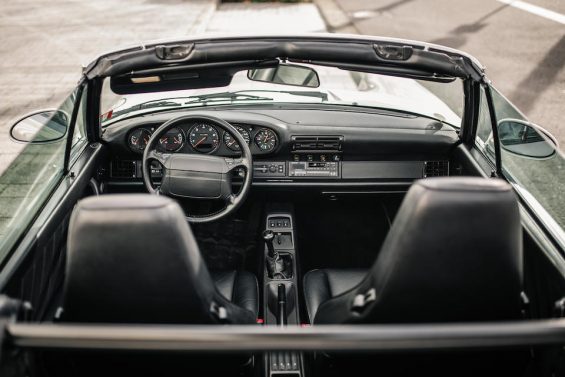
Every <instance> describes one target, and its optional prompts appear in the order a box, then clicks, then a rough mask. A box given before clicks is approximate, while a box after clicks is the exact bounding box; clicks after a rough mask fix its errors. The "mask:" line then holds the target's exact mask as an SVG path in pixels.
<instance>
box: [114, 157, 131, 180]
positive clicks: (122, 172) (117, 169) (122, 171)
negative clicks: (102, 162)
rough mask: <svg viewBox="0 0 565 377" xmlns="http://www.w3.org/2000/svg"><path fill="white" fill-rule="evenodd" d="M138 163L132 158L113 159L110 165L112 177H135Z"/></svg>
mask: <svg viewBox="0 0 565 377" xmlns="http://www.w3.org/2000/svg"><path fill="white" fill-rule="evenodd" d="M135 172H136V164H135V161H131V160H113V161H112V165H111V166H110V177H112V178H135V177H136V174H135Z"/></svg>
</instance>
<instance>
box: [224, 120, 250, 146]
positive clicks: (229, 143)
mask: <svg viewBox="0 0 565 377" xmlns="http://www.w3.org/2000/svg"><path fill="white" fill-rule="evenodd" d="M234 128H235V129H236V130H237V132H239V133H240V134H241V136H243V139H244V140H245V142H246V143H247V144H249V143H250V142H251V136H249V132H247V130H245V129H244V128H243V127H240V126H234ZM224 143H225V144H226V146H227V147H228V148H229V149H231V150H232V151H240V150H241V146H240V145H239V143H238V142H237V140H236V139H235V138H234V137H233V136H232V135H230V134H229V133H228V132H226V133H224Z"/></svg>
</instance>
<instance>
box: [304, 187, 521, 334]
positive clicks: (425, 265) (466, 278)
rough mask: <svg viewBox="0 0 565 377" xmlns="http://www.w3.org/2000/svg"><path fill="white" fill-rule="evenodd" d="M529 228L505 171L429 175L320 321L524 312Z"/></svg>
mask: <svg viewBox="0 0 565 377" xmlns="http://www.w3.org/2000/svg"><path fill="white" fill-rule="evenodd" d="M522 264H523V261H522V234H521V225H520V214H519V210H518V204H517V201H516V197H515V195H514V192H513V190H512V188H511V186H510V185H509V184H507V183H506V182H504V181H502V180H499V179H482V178H472V177H457V178H455V177H450V178H430V179H425V180H420V181H417V182H416V183H414V184H413V185H412V187H411V188H410V190H409V191H408V193H407V195H406V197H405V199H404V201H403V203H402V205H401V207H400V209H399V212H398V214H397V215H396V218H395V219H394V222H393V224H392V227H391V229H390V232H389V234H388V235H387V238H386V240H385V242H384V244H383V246H382V248H381V251H380V253H379V255H378V257H377V260H376V262H375V264H374V265H373V267H372V268H371V270H370V272H369V273H368V275H367V277H366V278H365V279H364V280H363V281H362V282H361V283H360V284H359V285H358V286H357V287H355V288H354V289H352V290H350V291H348V292H346V293H344V294H342V295H340V296H338V297H335V298H333V299H330V300H328V301H326V302H324V303H323V304H322V305H321V306H320V308H319V309H318V311H317V313H316V317H315V319H314V322H315V323H357V322H359V323H410V322H414V323H418V322H464V321H497V320H509V319H517V318H519V317H520V315H521V309H522V300H521V290H522V280H523V271H522V270H523V267H522Z"/></svg>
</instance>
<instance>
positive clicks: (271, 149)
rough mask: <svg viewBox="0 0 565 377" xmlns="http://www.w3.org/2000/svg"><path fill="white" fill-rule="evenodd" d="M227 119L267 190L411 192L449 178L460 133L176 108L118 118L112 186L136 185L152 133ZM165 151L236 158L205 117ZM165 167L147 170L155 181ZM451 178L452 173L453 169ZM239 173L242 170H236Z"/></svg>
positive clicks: (392, 121) (351, 119)
mask: <svg viewBox="0 0 565 377" xmlns="http://www.w3.org/2000/svg"><path fill="white" fill-rule="evenodd" d="M194 113H198V114H202V115H208V116H214V117H218V118H221V119H224V120H225V121H227V122H229V123H230V124H231V125H232V126H234V128H235V129H236V130H237V131H238V132H239V133H240V134H241V135H242V136H243V139H244V140H245V141H246V142H247V143H248V145H249V148H250V150H251V152H252V154H253V157H254V158H253V185H254V186H269V187H277V186H281V187H287V188H288V187H304V186H313V187H321V188H324V187H326V188H327V187H334V188H335V187H343V188H351V187H353V186H354V187H360V186H366V187H380V188H383V187H392V186H398V187H401V188H402V187H404V188H406V187H408V186H409V185H410V184H411V183H412V182H413V181H414V180H415V179H419V178H425V177H429V176H442V175H450V174H454V172H455V170H456V167H454V166H451V165H450V153H451V152H452V150H453V149H454V147H455V146H456V145H457V143H458V140H459V139H458V135H457V130H456V129H455V128H453V127H451V126H449V125H446V124H443V123H440V122H438V121H434V120H432V119H429V118H425V117H418V116H413V115H397V114H395V115H391V114H390V113H386V112H384V113H383V112H372V111H367V112H358V111H355V112H353V111H337V110H336V111H328V110H321V109H312V108H309V109H301V108H270V109H265V108H251V109H240V108H238V109H229V110H225V109H222V110H210V109H206V110H202V109H199V110H198V111H196V110H191V109H185V110H176V111H166V112H161V113H154V114H149V115H144V116H140V117H135V118H130V119H126V120H123V121H120V122H118V123H116V124H113V125H111V126H110V127H107V128H106V129H105V130H104V134H103V136H102V139H103V142H105V143H106V144H107V145H108V146H109V147H110V149H111V151H112V152H111V155H112V157H111V163H110V167H109V177H108V181H109V183H110V184H136V183H137V184H141V181H142V176H141V157H142V154H143V151H144V149H145V146H146V145H147V142H148V140H149V138H150V137H151V135H152V134H153V132H155V130H156V129H157V128H158V127H159V126H160V125H162V124H163V123H164V122H166V121H168V120H170V119H173V118H175V117H178V116H182V115H188V114H194ZM157 148H158V149H159V150H160V151H162V152H166V153H197V154H210V155H218V156H226V157H236V156H239V155H240V154H241V151H240V149H241V147H240V146H239V144H238V142H237V141H236V139H235V138H234V137H233V135H230V133H229V132H225V131H224V130H222V129H220V128H219V127H216V126H215V125H214V124H212V123H210V122H207V121H205V120H190V121H186V123H181V124H179V125H178V126H177V127H175V128H173V129H171V130H169V132H167V133H166V134H165V135H163V136H162V137H161V138H160V139H159V141H158V146H157ZM161 173H162V169H161V167H160V166H157V165H155V166H153V167H152V176H153V178H156V179H159V177H160V176H161ZM455 173H456V172H455ZM238 174H240V175H241V174H244V172H241V171H240V172H238Z"/></svg>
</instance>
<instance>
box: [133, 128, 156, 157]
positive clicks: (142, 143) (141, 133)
mask: <svg viewBox="0 0 565 377" xmlns="http://www.w3.org/2000/svg"><path fill="white" fill-rule="evenodd" d="M150 138H151V132H149V131H148V130H146V129H145V128H138V129H137V130H134V131H133V132H131V133H130V134H129V137H128V144H129V147H130V148H131V149H132V150H133V151H135V152H143V151H144V150H145V147H146V146H147V142H148V141H149V139H150Z"/></svg>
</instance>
